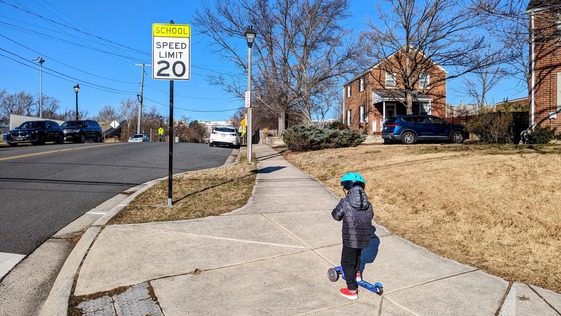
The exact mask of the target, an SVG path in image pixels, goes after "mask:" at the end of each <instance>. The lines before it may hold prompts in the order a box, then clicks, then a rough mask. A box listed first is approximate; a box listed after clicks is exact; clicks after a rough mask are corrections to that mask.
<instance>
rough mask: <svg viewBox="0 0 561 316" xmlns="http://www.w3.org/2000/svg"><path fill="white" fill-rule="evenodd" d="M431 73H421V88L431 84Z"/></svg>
mask: <svg viewBox="0 0 561 316" xmlns="http://www.w3.org/2000/svg"><path fill="white" fill-rule="evenodd" d="M429 78H430V77H429V74H424V73H423V74H419V89H426V88H427V87H428V86H429V83H430V81H429Z"/></svg>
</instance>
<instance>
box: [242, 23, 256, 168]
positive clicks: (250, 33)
mask: <svg viewBox="0 0 561 316" xmlns="http://www.w3.org/2000/svg"><path fill="white" fill-rule="evenodd" d="M255 36H257V32H256V31H255V30H254V29H253V26H252V25H250V26H249V27H248V28H247V29H246V30H245V39H246V41H247V93H246V106H247V161H248V162H251V149H252V148H251V145H252V140H253V137H252V136H253V132H252V126H251V125H252V124H251V123H252V113H251V112H252V110H251V47H252V46H253V42H254V41H255Z"/></svg>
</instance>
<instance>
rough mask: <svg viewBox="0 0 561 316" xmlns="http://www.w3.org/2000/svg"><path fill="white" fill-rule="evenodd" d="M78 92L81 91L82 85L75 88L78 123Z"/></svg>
mask: <svg viewBox="0 0 561 316" xmlns="http://www.w3.org/2000/svg"><path fill="white" fill-rule="evenodd" d="M78 91H80V85H79V84H77V85H75V86H74V92H76V121H77V120H78Z"/></svg>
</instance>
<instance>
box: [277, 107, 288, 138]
mask: <svg viewBox="0 0 561 316" xmlns="http://www.w3.org/2000/svg"><path fill="white" fill-rule="evenodd" d="M278 122H279V128H278V132H279V134H278V135H279V137H280V136H281V135H282V132H284V130H285V129H286V126H285V122H286V112H285V111H282V110H281V113H280V115H279V119H278Z"/></svg>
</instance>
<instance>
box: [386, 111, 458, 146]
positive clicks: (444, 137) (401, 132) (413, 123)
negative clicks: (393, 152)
mask: <svg viewBox="0 0 561 316" xmlns="http://www.w3.org/2000/svg"><path fill="white" fill-rule="evenodd" d="M468 137H469V133H468V132H467V131H466V129H465V126H464V125H462V124H454V123H448V122H446V121H445V120H444V119H443V118H441V117H437V116H432V115H399V116H396V117H390V118H389V119H387V120H386V121H385V122H384V129H383V130H382V138H383V139H384V143H391V142H398V141H401V142H402V143H404V144H414V143H416V142H417V141H422V140H424V141H450V142H453V143H461V142H463V141H464V140H465V139H466V138H468Z"/></svg>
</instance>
